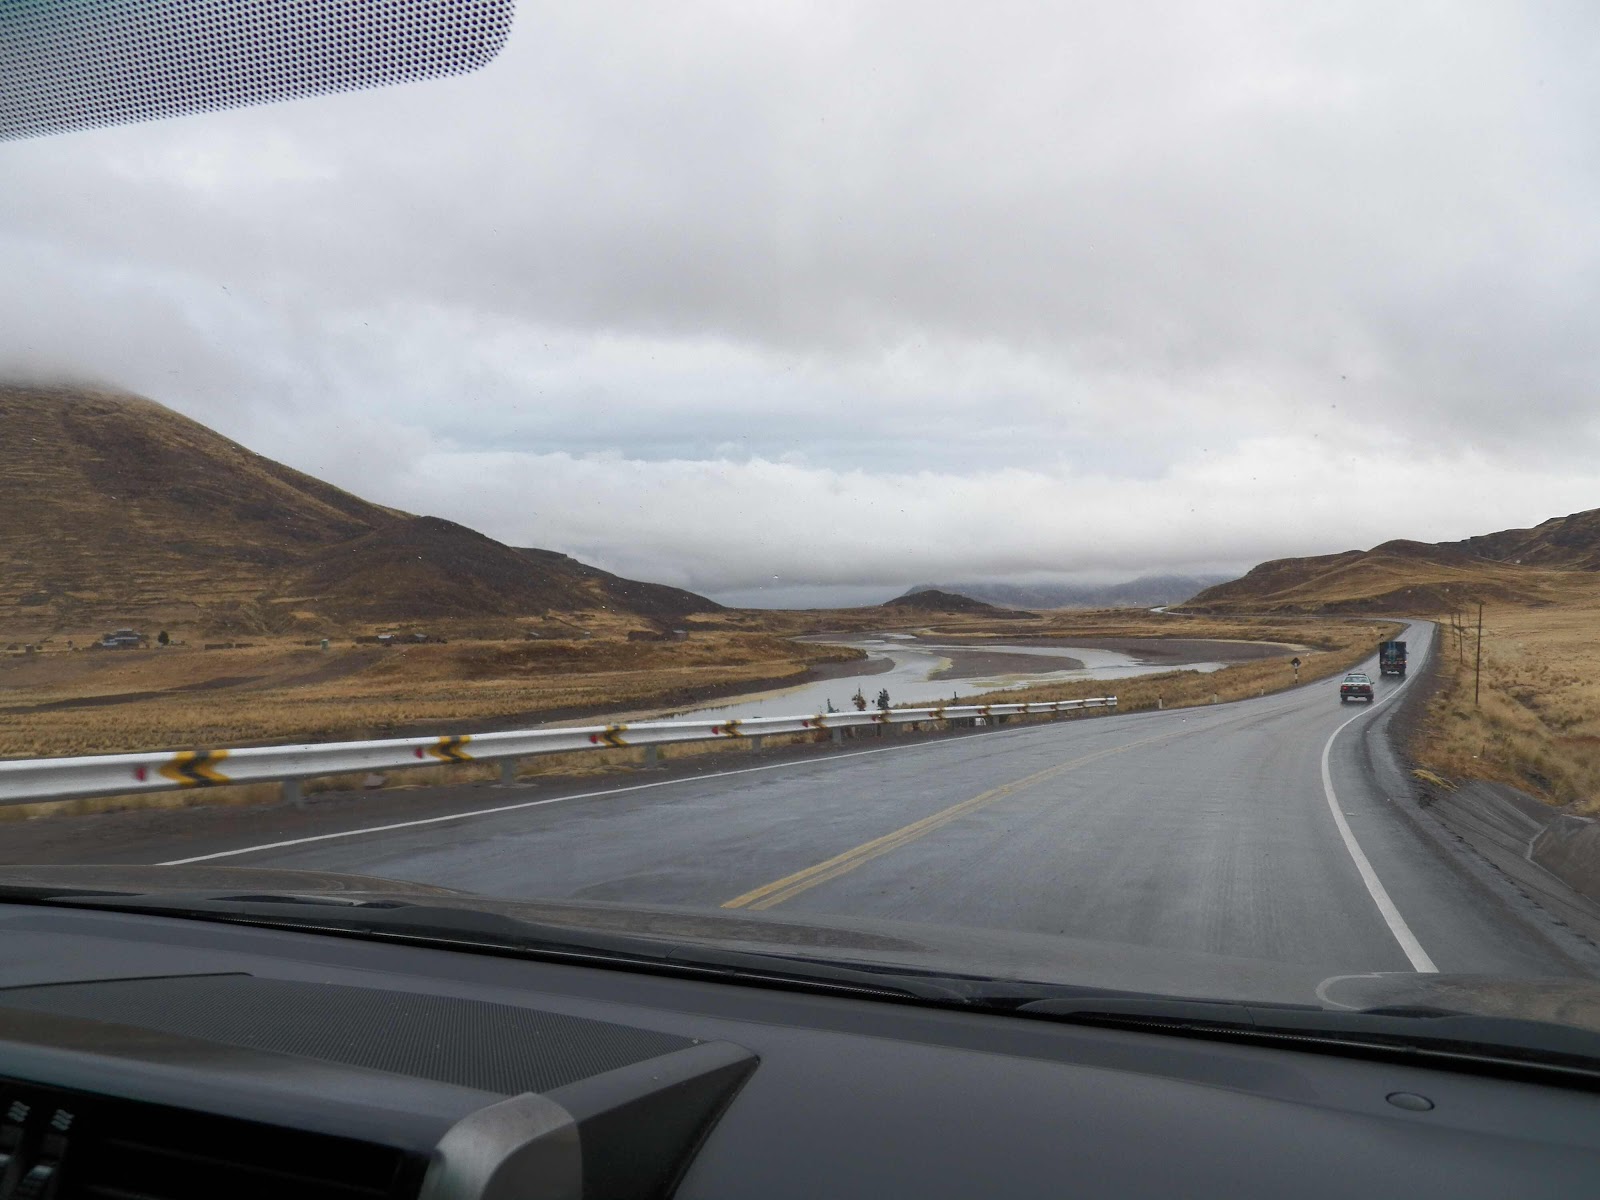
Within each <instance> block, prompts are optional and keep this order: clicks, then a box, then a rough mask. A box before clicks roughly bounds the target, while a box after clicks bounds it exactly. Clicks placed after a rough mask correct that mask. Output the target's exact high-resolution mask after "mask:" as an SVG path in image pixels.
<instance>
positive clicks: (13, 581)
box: [0, 385, 719, 629]
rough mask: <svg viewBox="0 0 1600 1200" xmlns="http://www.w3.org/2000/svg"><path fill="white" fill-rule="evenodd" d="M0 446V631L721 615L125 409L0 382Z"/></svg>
mask: <svg viewBox="0 0 1600 1200" xmlns="http://www.w3.org/2000/svg"><path fill="white" fill-rule="evenodd" d="M0 446H3V447H4V451H5V458H4V460H3V462H0V617H6V616H10V617H12V618H24V619H26V620H27V623H28V624H30V625H33V626H47V627H50V628H60V629H68V628H81V627H83V626H84V625H85V624H93V623H108V622H119V621H122V622H126V621H138V620H141V619H152V620H153V619H160V620H163V621H171V622H179V621H184V620H189V621H193V622H195V623H198V624H200V625H202V626H207V625H216V626H218V627H233V628H237V627H239V626H240V625H241V624H244V625H250V624H254V625H257V626H263V625H264V626H267V627H273V626H275V625H292V624H293V623H295V622H296V621H299V622H302V623H310V624H316V623H326V622H332V623H335V624H346V623H360V622H372V621H404V620H410V619H416V620H424V619H426V620H437V619H441V618H447V617H486V616H495V617H503V616H517V615H524V614H532V615H539V614H542V613H544V612H546V611H550V610H555V611H562V612H578V611H585V610H598V609H606V608H609V609H612V610H614V611H616V612H619V613H622V614H625V615H637V616H640V617H642V618H646V619H655V620H661V619H663V618H668V617H676V616H680V615H682V614H684V613H688V612H701V611H712V610H715V609H717V608H718V607H719V606H718V605H717V604H715V603H713V602H712V601H710V600H707V599H705V598H704V597H701V596H696V595H694V594H693V593H690V592H685V591H682V590H681V589H678V588H669V587H659V586H658V585H655V584H649V583H639V582H636V581H633V580H626V579H620V578H618V577H617V576H615V575H611V574H608V573H607V572H605V571H601V570H599V569H598V568H595V567H590V566H586V565H585V564H583V563H579V562H576V561H575V560H573V559H570V558H568V557H566V556H565V555H561V554H555V553H552V552H549V551H536V550H535V551H524V550H516V549H513V548H511V547H509V546H505V545H502V544H501V543H499V542H496V541H494V540H493V539H491V538H487V537H485V536H483V535H482V534H480V533H475V532H474V531H472V530H470V529H466V528H464V527H462V526H460V525H456V524H454V523H452V522H450V521H444V520H440V519H438V518H434V517H415V516H411V515H410V514H408V513H402V512H398V511H396V510H393V509H389V508H384V507H382V506H380V505H376V504H371V503H369V502H367V501H365V500H362V499H360V498H359V497H357V496H353V495H351V494H350V493H348V492H344V491H340V490H339V489H338V488H335V487H332V486H330V485H329V484H326V483H323V482H322V481H321V480H318V479H314V478H312V477H311V476H309V475H305V474H302V473H301V472H299V471H295V470H292V469H291V468H289V467H285V466H283V465H282V464H280V463H276V462H273V461H272V460H271V459H267V458H263V457H261V456H260V455H258V454H255V453H253V452H251V451H249V450H247V449H245V448H244V447H243V446H240V445H238V444H237V443H235V442H231V441H229V440H228V439H227V438H224V437H222V436H221V435H219V434H217V433H214V432H213V431H212V430H210V429H207V428H206V427H205V426H203V425H201V424H199V423H198V422H196V421H192V420H190V419H189V418H187V417H183V416H180V415H179V414H177V413H175V412H173V411H171V410H170V409H167V408H164V407H162V406H161V405H159V404H156V403H155V402H153V401H150V400H146V399H143V398H140V397H134V396H128V395H123V394H119V393H115V392H109V391H92V390H86V389H81V388H60V387H32V386H14V385H0ZM241 614H245V615H244V616H241Z"/></svg>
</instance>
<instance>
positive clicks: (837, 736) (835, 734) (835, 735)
mask: <svg viewBox="0 0 1600 1200" xmlns="http://www.w3.org/2000/svg"><path fill="white" fill-rule="evenodd" d="M828 733H829V734H831V735H832V741H833V744H834V745H835V746H842V745H844V730H842V729H837V728H835V729H830V730H828Z"/></svg>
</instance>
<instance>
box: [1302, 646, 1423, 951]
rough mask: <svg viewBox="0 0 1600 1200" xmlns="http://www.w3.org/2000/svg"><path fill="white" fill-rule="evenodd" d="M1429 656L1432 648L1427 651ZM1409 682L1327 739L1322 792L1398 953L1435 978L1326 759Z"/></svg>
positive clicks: (1323, 752)
mask: <svg viewBox="0 0 1600 1200" xmlns="http://www.w3.org/2000/svg"><path fill="white" fill-rule="evenodd" d="M1429 653H1432V647H1431V645H1430V647H1429ZM1410 682H1411V680H1410V678H1409V677H1408V678H1407V679H1406V680H1405V682H1404V683H1402V684H1401V685H1400V686H1399V687H1397V688H1395V689H1394V691H1392V692H1390V693H1389V694H1388V695H1387V696H1385V697H1384V698H1383V699H1382V700H1379V701H1378V702H1377V704H1373V703H1371V702H1369V703H1368V704H1367V706H1366V709H1365V711H1362V712H1358V713H1357V714H1356V715H1355V716H1353V717H1351V718H1350V719H1349V720H1348V721H1343V722H1341V723H1340V725H1339V727H1338V728H1337V729H1335V730H1334V731H1333V732H1332V733H1330V734H1329V735H1328V740H1327V741H1326V742H1324V743H1323V746H1322V791H1323V793H1324V795H1326V796H1327V798H1328V811H1329V812H1331V813H1332V814H1333V823H1334V824H1335V825H1337V826H1338V827H1339V836H1340V837H1341V838H1343V839H1344V848H1345V849H1346V850H1348V851H1349V852H1350V857H1351V858H1352V859H1354V860H1355V864H1356V870H1357V871H1359V872H1361V882H1363V883H1365V884H1366V885H1367V893H1368V894H1369V895H1370V896H1371V897H1372V902H1373V903H1374V904H1376V905H1377V906H1378V912H1379V913H1380V914H1382V916H1383V919H1384V921H1385V922H1386V923H1387V924H1388V926H1389V932H1390V933H1392V934H1394V940H1395V941H1397V942H1399V943H1400V949H1402V950H1404V951H1405V954H1406V958H1408V959H1409V960H1410V961H1411V967H1412V969H1413V970H1414V971H1416V972H1417V973H1418V974H1419V975H1437V974H1438V973H1439V968H1438V967H1436V966H1434V964H1433V959H1431V958H1429V957H1428V952H1427V951H1426V950H1424V949H1423V948H1422V943H1421V942H1419V941H1417V935H1416V934H1414V933H1412V932H1411V926H1409V925H1407V924H1406V919H1405V918H1404V917H1402V916H1401V915H1400V910H1399V909H1398V908H1396V907H1395V905H1394V901H1393V900H1391V899H1390V898H1389V891H1388V889H1387V888H1385V887H1384V886H1383V881H1382V880H1380V879H1379V878H1378V873H1377V872H1376V871H1374V870H1373V869H1372V864H1371V863H1370V862H1368V861H1367V856H1366V853H1365V852H1364V851H1363V850H1362V849H1361V844H1360V843H1359V842H1357V841H1356V835H1355V834H1353V833H1351V832H1350V823H1349V822H1348V821H1346V820H1345V819H1344V812H1343V810H1341V809H1340V807H1339V797H1338V795H1337V794H1336V793H1335V792H1334V790H1333V772H1332V771H1330V770H1329V769H1328V756H1329V755H1330V754H1331V753H1332V752H1333V739H1334V738H1336V737H1338V736H1339V734H1340V733H1341V732H1342V731H1343V730H1344V728H1345V726H1347V725H1350V724H1353V723H1354V722H1356V721H1359V720H1361V718H1362V717H1365V716H1367V715H1368V713H1370V712H1371V710H1372V709H1374V708H1377V707H1378V705H1379V704H1387V703H1388V702H1389V701H1390V700H1392V699H1394V698H1395V697H1396V696H1398V695H1399V694H1400V693H1401V691H1402V690H1404V688H1405V686H1406V684H1407V683H1410Z"/></svg>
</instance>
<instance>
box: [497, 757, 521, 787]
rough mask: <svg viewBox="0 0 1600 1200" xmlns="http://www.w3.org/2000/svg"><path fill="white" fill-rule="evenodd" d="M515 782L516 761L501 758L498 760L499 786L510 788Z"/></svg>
mask: <svg viewBox="0 0 1600 1200" xmlns="http://www.w3.org/2000/svg"><path fill="white" fill-rule="evenodd" d="M516 781H517V760H516V759H514V758H503V759H501V760H500V786H501V787H510V786H511V785H512V784H514V783H516Z"/></svg>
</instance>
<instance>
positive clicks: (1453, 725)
mask: <svg viewBox="0 0 1600 1200" xmlns="http://www.w3.org/2000/svg"><path fill="white" fill-rule="evenodd" d="M1562 601H1563V602H1562V603H1560V604H1559V605H1538V606H1532V605H1517V606H1496V605H1491V606H1487V607H1485V609H1484V614H1483V671H1482V680H1481V686H1480V687H1479V689H1478V698H1477V701H1476V703H1475V702H1474V694H1473V693H1474V682H1475V680H1474V674H1475V673H1474V659H1475V656H1476V650H1477V629H1476V622H1477V613H1476V609H1475V608H1474V609H1473V610H1472V611H1471V613H1470V614H1469V617H1468V626H1467V628H1465V629H1463V630H1459V631H1458V630H1456V629H1453V628H1452V627H1451V623H1450V619H1449V618H1448V617H1445V618H1442V621H1443V624H1442V625H1441V636H1440V643H1439V647H1438V650H1439V656H1440V669H1441V671H1442V672H1443V676H1444V677H1443V679H1442V681H1441V686H1440V688H1439V691H1438V693H1437V694H1436V695H1435V696H1434V698H1433V699H1432V701H1431V702H1430V704H1429V708H1428V713H1427V716H1426V720H1425V721H1424V722H1423V724H1422V726H1421V728H1420V730H1419V731H1418V733H1417V735H1416V738H1415V740H1414V743H1413V746H1412V750H1413V754H1414V756H1415V758H1416V759H1417V761H1418V762H1420V763H1421V764H1422V765H1423V766H1424V767H1425V768H1426V769H1428V770H1431V771H1433V772H1435V773H1437V774H1439V775H1441V776H1445V777H1457V778H1462V777H1465V778H1477V779H1490V780H1496V781H1499V782H1502V783H1509V784H1511V785H1513V786H1515V787H1518V788H1521V789H1522V790H1524V791H1526V792H1530V793H1532V794H1533V795H1536V796H1538V797H1540V798H1541V799H1543V800H1546V801H1548V802H1549V803H1551V804H1573V805H1576V806H1577V807H1578V809H1579V810H1580V811H1584V812H1600V585H1597V584H1594V583H1591V582H1590V581H1588V580H1575V581H1573V583H1572V585H1571V587H1570V588H1569V590H1568V592H1567V594H1566V595H1565V596H1564V597H1563V598H1562Z"/></svg>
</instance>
